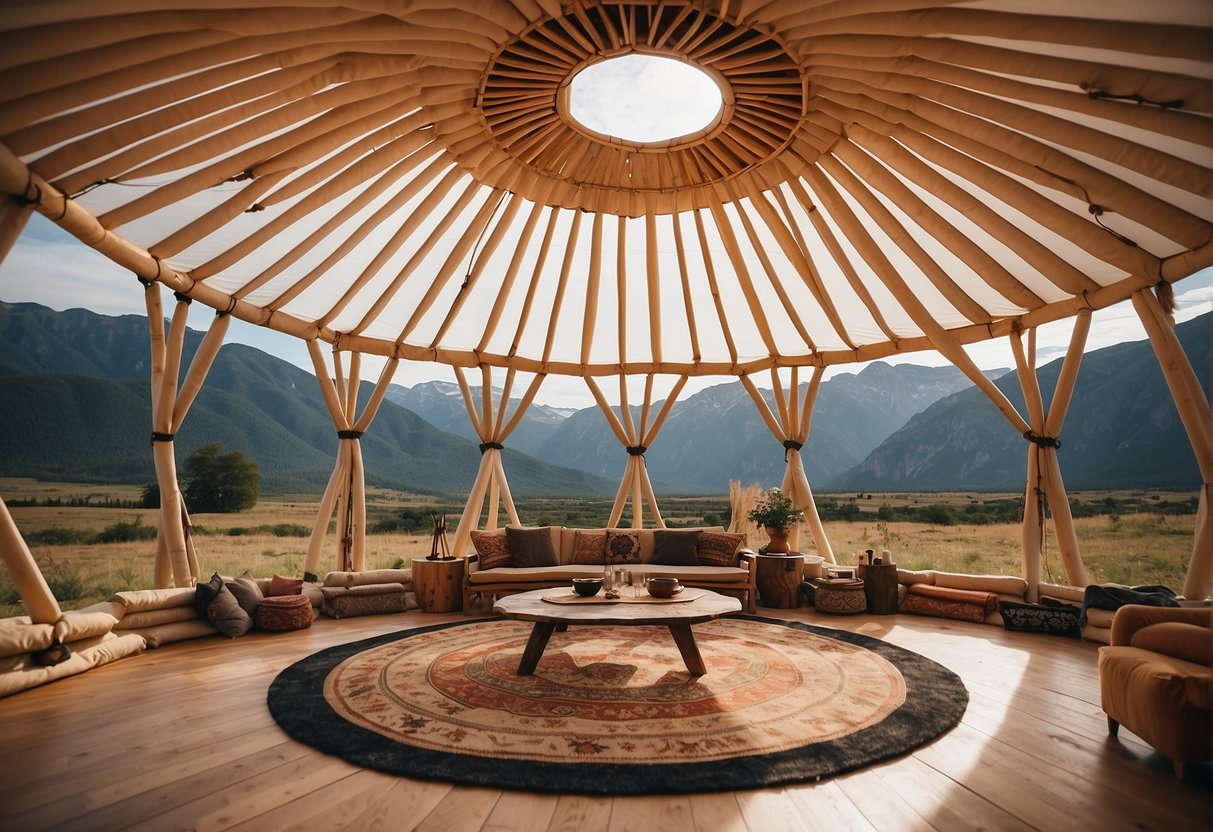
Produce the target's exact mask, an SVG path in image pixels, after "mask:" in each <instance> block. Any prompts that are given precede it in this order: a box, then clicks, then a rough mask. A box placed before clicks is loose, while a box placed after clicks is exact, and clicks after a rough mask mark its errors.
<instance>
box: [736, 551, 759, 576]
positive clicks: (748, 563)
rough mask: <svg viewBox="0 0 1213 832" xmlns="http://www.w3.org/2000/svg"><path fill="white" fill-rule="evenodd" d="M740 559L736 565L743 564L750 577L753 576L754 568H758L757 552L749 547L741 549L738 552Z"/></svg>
mask: <svg viewBox="0 0 1213 832" xmlns="http://www.w3.org/2000/svg"><path fill="white" fill-rule="evenodd" d="M738 555H739V556H740V558H741V559H740V560H739V561H738V566H744V567H745V569H746V571H747V572H749V573H750V577H751V578H753V577H754V573H755V570H757V569H758V554H757V553H756V552H753V551H751V550H749V549H742V550H741V551H740V552H738Z"/></svg>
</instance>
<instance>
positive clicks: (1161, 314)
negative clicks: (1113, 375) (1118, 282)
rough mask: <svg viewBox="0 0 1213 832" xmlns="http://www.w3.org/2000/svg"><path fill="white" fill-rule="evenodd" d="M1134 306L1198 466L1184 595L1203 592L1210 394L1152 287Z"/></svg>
mask: <svg viewBox="0 0 1213 832" xmlns="http://www.w3.org/2000/svg"><path fill="white" fill-rule="evenodd" d="M1133 308H1134V309H1136V310H1137V314H1138V317H1140V318H1141V322H1142V324H1143V325H1144V326H1145V328H1146V334H1147V335H1149V336H1150V345H1151V346H1152V347H1153V348H1154V354H1155V356H1157V358H1158V364H1159V366H1160V367H1162V374H1163V377H1164V378H1165V379H1166V381H1167V388H1168V389H1170V391H1171V397H1172V398H1173V399H1174V400H1175V408H1176V410H1178V411H1179V418H1180V421H1182V422H1183V426H1184V430H1185V431H1186V432H1187V434H1188V441H1189V442H1191V443H1192V452H1193V453H1194V454H1195V455H1196V464H1197V465H1198V466H1199V467H1200V479H1201V483H1200V503H1199V506H1198V507H1197V510H1196V533H1195V538H1194V540H1193V541H1192V560H1191V561H1189V563H1188V574H1187V576H1186V577H1185V578H1184V588H1183V595H1184V597H1185V598H1204V597H1206V596H1207V595H1208V594H1209V590H1210V588H1213V516H1211V515H1213V486H1210V482H1211V481H1213V417H1211V416H1210V408H1209V399H1208V398H1207V397H1206V396H1205V391H1204V389H1203V388H1202V387H1201V386H1200V380H1199V379H1198V378H1197V376H1196V373H1195V372H1194V371H1193V370H1192V363H1191V362H1190V361H1188V357H1187V355H1186V354H1185V353H1184V350H1183V346H1182V345H1180V343H1179V339H1178V338H1176V337H1175V323H1174V320H1173V319H1172V318H1171V316H1170V315H1169V314H1168V313H1167V312H1166V310H1164V309H1163V307H1162V304H1161V303H1159V300H1158V298H1157V297H1156V296H1155V295H1154V293H1153V292H1151V291H1150V290H1148V289H1142V290H1141V291H1138V292H1135V293H1134V294H1133Z"/></svg>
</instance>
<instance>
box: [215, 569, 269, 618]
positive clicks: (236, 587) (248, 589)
mask: <svg viewBox="0 0 1213 832" xmlns="http://www.w3.org/2000/svg"><path fill="white" fill-rule="evenodd" d="M223 585H224V586H226V587H227V588H228V589H229V590H230V591H231V593H232V595H235V596H236V601H237V602H239V604H240V609H242V610H244V611H245V612H247V613H248V614H249V615H250V616H254V615H256V614H257V607H258V606H260V604H261V599H262V598H264V597H265V596H263V595H262V594H261V587H259V586H257V581H256V579H254V578H253V576H252V574H251V573H249V572H248V571H247V570H246V571H245V573H244V574H243V575H241V576H240V577H239V578H228V579H227V580H225V581H224V582H223Z"/></svg>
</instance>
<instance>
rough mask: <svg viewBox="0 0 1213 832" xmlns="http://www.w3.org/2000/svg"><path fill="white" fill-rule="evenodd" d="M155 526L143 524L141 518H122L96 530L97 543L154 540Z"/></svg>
mask: <svg viewBox="0 0 1213 832" xmlns="http://www.w3.org/2000/svg"><path fill="white" fill-rule="evenodd" d="M155 538H156V527H155V526H145V525H143V518H142V517H136V518H135V519H134V520H123V521H121V522H118V523H114V524H113V525H112V526H106V527H105V528H104V529H102V530H101V531H99V532H97V538H96V542H97V543H134V542H137V541H140V540H154V539H155Z"/></svg>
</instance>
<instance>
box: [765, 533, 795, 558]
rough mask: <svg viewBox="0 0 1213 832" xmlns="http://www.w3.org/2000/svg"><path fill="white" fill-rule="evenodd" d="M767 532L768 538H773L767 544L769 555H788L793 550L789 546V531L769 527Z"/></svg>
mask: <svg viewBox="0 0 1213 832" xmlns="http://www.w3.org/2000/svg"><path fill="white" fill-rule="evenodd" d="M766 532H767V537H769V538H771V542H770V543H768V544H767V554H768V555H786V554H787V553H788V552H789V551H790V550H791V547H789V546H788V530H787V529H773V528H771V527H770V526H767V527H766Z"/></svg>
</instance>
